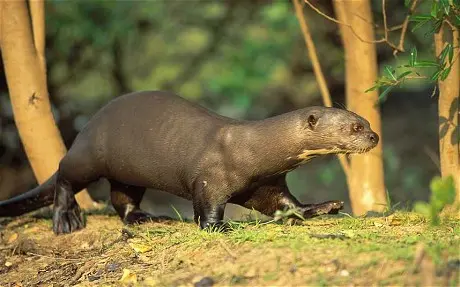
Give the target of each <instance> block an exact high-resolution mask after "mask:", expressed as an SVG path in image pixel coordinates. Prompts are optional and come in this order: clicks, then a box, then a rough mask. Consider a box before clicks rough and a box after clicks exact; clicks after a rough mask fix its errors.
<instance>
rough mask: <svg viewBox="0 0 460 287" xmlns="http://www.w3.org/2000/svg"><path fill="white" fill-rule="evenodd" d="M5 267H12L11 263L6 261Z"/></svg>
mask: <svg viewBox="0 0 460 287" xmlns="http://www.w3.org/2000/svg"><path fill="white" fill-rule="evenodd" d="M5 266H6V267H10V266H13V263H11V262H9V261H6V262H5Z"/></svg>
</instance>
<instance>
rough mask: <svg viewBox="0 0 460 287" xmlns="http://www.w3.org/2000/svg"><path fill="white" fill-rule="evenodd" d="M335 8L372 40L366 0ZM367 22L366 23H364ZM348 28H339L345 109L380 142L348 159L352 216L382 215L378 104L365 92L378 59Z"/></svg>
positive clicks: (374, 96)
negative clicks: (364, 121) (366, 123)
mask: <svg viewBox="0 0 460 287" xmlns="http://www.w3.org/2000/svg"><path fill="white" fill-rule="evenodd" d="M334 9H335V12H336V14H337V18H338V20H339V21H340V22H342V23H345V24H347V25H351V27H352V29H353V30H354V32H355V33H356V34H358V35H359V36H360V38H361V39H365V40H366V41H372V40H374V31H373V25H372V24H371V23H372V12H371V6H370V1H369V0H361V1H347V0H345V1H344V0H334ZM364 19H366V20H364ZM351 27H350V26H346V25H340V32H341V37H342V42H343V46H344V49H345V73H346V76H345V77H346V79H345V85H346V101H347V108H348V109H349V110H351V111H353V112H355V113H357V114H359V115H361V116H362V117H364V118H365V119H367V120H368V121H369V122H370V124H371V128H372V129H373V130H374V131H375V132H376V133H377V134H379V136H380V142H379V144H378V145H377V147H375V148H374V149H372V150H371V151H370V152H368V153H366V154H363V155H354V156H352V157H351V160H350V167H351V169H350V178H349V186H350V201H351V206H352V210H353V213H354V214H355V215H362V214H365V213H366V212H367V211H378V212H381V211H383V210H384V209H385V208H386V204H387V197H386V193H385V185H384V173H383V161H382V129H381V120H380V111H379V107H378V105H377V99H378V94H377V91H373V92H368V93H365V92H364V91H365V90H366V89H368V88H369V87H371V86H373V85H374V82H375V80H376V79H377V57H376V48H375V44H374V43H368V42H364V41H362V40H360V39H359V38H358V37H357V36H356V35H355V34H354V33H353V32H352V30H351Z"/></svg>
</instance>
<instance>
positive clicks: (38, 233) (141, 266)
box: [0, 213, 460, 287]
mask: <svg viewBox="0 0 460 287" xmlns="http://www.w3.org/2000/svg"><path fill="white" fill-rule="evenodd" d="M234 226H235V227H234V230H233V231H231V232H230V233H229V234H219V233H207V232H204V231H200V230H198V228H197V227H196V225H194V224H193V223H189V222H181V221H164V222H156V223H153V222H152V223H147V224H143V225H139V226H131V227H128V226H124V225H123V224H122V223H121V222H120V221H119V219H118V218H117V217H115V216H113V215H90V216H88V217H87V227H86V228H85V229H83V230H81V231H78V232H75V233H72V234H68V235H61V236H55V235H54V234H53V233H52V231H51V220H50V219H49V218H36V217H35V218H34V217H30V216H29V217H22V218H17V219H14V220H12V221H9V220H8V221H4V222H0V286H129V285H130V286H197V287H205V286H212V285H214V286H243V285H244V286H267V285H270V286H326V285H327V286H330V285H332V286H377V285H378V286H388V285H392V286H395V285H398V286H402V285H405V286H416V285H417V286H459V284H460V280H459V269H460V223H459V221H458V219H450V220H447V219H446V220H445V221H444V223H443V224H442V226H440V227H436V228H433V227H430V226H428V224H427V223H426V222H425V220H424V219H423V218H421V217H420V216H418V215H415V214H412V213H396V214H393V215H390V216H387V217H376V218H359V219H356V218H350V217H347V216H338V217H323V218H317V219H313V220H308V221H305V222H302V223H299V224H297V225H293V226H291V225H289V224H286V223H284V224H283V223H270V222H269V223H262V222H259V221H255V222H254V221H253V222H248V223H235V225H234Z"/></svg>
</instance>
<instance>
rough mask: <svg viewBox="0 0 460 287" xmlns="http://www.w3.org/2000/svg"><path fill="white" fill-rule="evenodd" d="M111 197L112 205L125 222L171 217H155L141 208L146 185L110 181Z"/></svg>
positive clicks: (132, 222)
mask: <svg viewBox="0 0 460 287" xmlns="http://www.w3.org/2000/svg"><path fill="white" fill-rule="evenodd" d="M110 188H111V191H110V198H111V201H112V205H113V207H114V208H115V210H116V212H117V213H118V215H119V216H120V218H121V220H122V221H123V223H125V224H135V223H142V222H146V221H150V220H159V219H171V218H169V217H166V216H162V217H158V216H157V217H155V216H153V215H151V214H150V213H147V212H145V211H143V210H142V209H140V204H141V201H142V197H143V196H144V193H145V187H139V186H133V185H126V184H123V183H120V182H117V181H114V180H111V181H110Z"/></svg>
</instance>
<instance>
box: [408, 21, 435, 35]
mask: <svg viewBox="0 0 460 287" xmlns="http://www.w3.org/2000/svg"><path fill="white" fill-rule="evenodd" d="M430 21H431V19H428V20H424V21H420V22H418V23H417V25H415V26H414V28H412V30H411V31H412V32H415V30H417V29H419V28H420V27H422V26H423V25H425V24H426V23H428V22H430Z"/></svg>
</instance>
